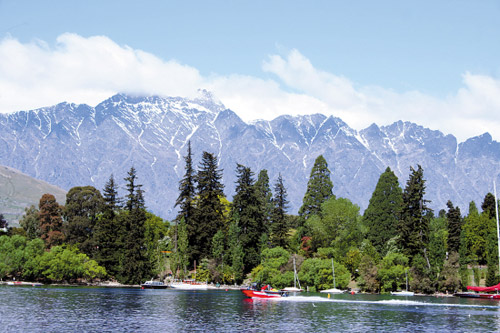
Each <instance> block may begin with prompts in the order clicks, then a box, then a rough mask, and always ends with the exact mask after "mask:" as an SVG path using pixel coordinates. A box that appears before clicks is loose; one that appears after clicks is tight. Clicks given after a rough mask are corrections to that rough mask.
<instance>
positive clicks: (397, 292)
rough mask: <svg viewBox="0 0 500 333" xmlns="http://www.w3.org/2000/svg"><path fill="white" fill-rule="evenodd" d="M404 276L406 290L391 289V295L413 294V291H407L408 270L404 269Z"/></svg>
mask: <svg viewBox="0 0 500 333" xmlns="http://www.w3.org/2000/svg"><path fill="white" fill-rule="evenodd" d="M405 276H406V290H404V291H391V295H393V296H406V297H407V296H415V293H414V292H413V291H408V271H406V270H405Z"/></svg>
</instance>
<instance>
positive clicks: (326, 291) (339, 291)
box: [320, 258, 345, 297]
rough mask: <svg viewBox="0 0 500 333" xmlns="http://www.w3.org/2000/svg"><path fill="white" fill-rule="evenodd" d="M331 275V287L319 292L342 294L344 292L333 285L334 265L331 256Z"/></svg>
mask: <svg viewBox="0 0 500 333" xmlns="http://www.w3.org/2000/svg"><path fill="white" fill-rule="evenodd" d="M332 275H333V288H331V289H325V290H320V293H325V294H343V293H345V291H344V290H340V289H337V287H336V285H335V266H334V265H333V258H332ZM328 297H330V296H328Z"/></svg>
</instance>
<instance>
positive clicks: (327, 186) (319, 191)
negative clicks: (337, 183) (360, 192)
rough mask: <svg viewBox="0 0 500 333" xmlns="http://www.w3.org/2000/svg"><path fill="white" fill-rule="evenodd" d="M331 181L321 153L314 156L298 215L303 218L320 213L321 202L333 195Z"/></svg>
mask: <svg viewBox="0 0 500 333" xmlns="http://www.w3.org/2000/svg"><path fill="white" fill-rule="evenodd" d="M332 190H333V183H332V181H331V179H330V170H328V164H327V163H326V160H325V158H324V157H323V155H320V156H318V157H317V158H316V161H315V162H314V166H313V168H312V170H311V175H310V176H309V181H308V183H307V191H306V194H305V195H304V198H303V200H302V207H300V209H299V216H301V217H302V218H303V219H304V220H306V219H307V218H309V217H310V216H311V215H315V214H320V212H321V204H322V203H323V202H325V201H327V200H328V199H330V198H331V197H334V195H333V192H332Z"/></svg>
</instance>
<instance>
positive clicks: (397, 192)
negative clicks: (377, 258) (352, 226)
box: [363, 167, 403, 255]
mask: <svg viewBox="0 0 500 333" xmlns="http://www.w3.org/2000/svg"><path fill="white" fill-rule="evenodd" d="M402 203H403V195H402V190H401V187H400V186H399V182H398V178H397V177H396V175H395V174H394V172H392V170H391V169H390V168H389V167H387V169H386V170H385V172H384V173H382V174H381V175H380V178H379V180H378V182H377V186H376V187H375V190H374V191H373V194H372V197H371V198H370V202H369V204H368V207H367V208H366V210H365V213H364V215H363V224H364V225H365V226H366V227H367V229H368V233H367V235H366V237H367V239H368V240H369V241H370V242H371V243H372V244H373V246H375V248H376V249H377V251H378V252H379V253H382V254H384V255H385V254H386V253H387V248H386V245H387V242H388V241H389V239H391V238H393V237H395V236H396V235H397V225H398V220H399V216H400V210H401V205H402Z"/></svg>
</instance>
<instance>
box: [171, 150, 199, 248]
mask: <svg viewBox="0 0 500 333" xmlns="http://www.w3.org/2000/svg"><path fill="white" fill-rule="evenodd" d="M184 161H185V162H186V166H185V170H186V173H185V174H184V178H182V179H181V181H180V182H179V197H178V198H177V200H176V201H175V207H179V213H178V214H177V217H176V219H175V220H176V222H177V223H179V222H180V221H181V220H183V221H184V224H185V227H186V233H187V242H188V244H191V245H192V246H195V242H196V232H197V229H196V224H195V220H194V218H193V214H194V198H195V195H196V193H195V191H196V174H195V172H194V169H193V158H192V152H191V141H188V150H187V155H186V156H185V157H184ZM176 230H177V229H176ZM177 235H178V233H177V232H176V233H175V235H174V242H175V244H174V247H176V246H177V237H176V236H177Z"/></svg>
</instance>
